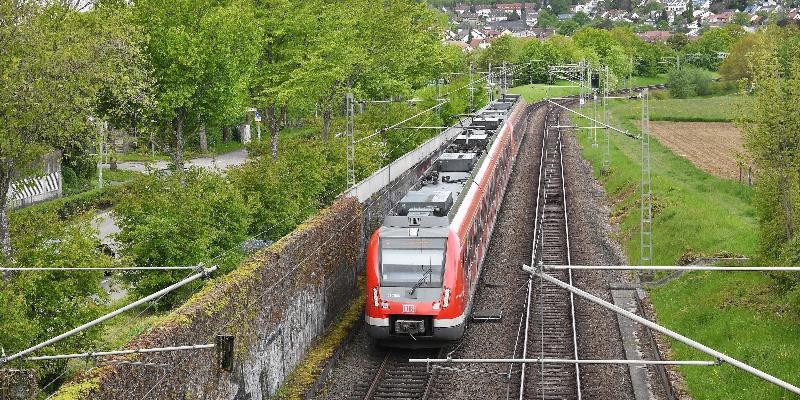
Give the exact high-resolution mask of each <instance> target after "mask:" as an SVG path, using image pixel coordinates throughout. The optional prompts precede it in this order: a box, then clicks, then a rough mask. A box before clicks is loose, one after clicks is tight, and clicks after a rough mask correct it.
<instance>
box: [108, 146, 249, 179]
mask: <svg viewBox="0 0 800 400" xmlns="http://www.w3.org/2000/svg"><path fill="white" fill-rule="evenodd" d="M245 161H247V150H245V149H239V150H235V151H232V152H230V153H225V154H220V155H218V156H215V157H200V158H193V159H191V160H188V161H186V166H187V167H199V168H204V169H213V170H218V171H225V170H226V169H228V168H231V167H235V166H239V165H242V164H244V162H245ZM169 164H170V162H169V161H163V160H159V161H153V162H151V163H146V162H142V161H125V162H120V163H117V168H118V169H121V170H123V171H135V172H141V173H144V174H146V173H148V172H149V171H153V170H163V169H167V167H168V166H169ZM148 167H149V168H148ZM103 168H105V169H108V168H110V165H109V164H103Z"/></svg>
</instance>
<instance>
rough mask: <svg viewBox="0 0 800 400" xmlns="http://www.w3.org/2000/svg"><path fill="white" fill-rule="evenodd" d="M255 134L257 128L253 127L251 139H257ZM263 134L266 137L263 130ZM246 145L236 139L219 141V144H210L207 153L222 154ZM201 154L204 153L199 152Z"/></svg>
mask: <svg viewBox="0 0 800 400" xmlns="http://www.w3.org/2000/svg"><path fill="white" fill-rule="evenodd" d="M255 134H256V132H255V129H252V131H251V139H255ZM261 135H262V138H263V137H264V132H263V131H262V132H261ZM244 147H245V146H244V145H243V144H242V143H241V142H237V141H235V140H231V141H230V142H225V143H218V144H215V145H213V146H209V147H208V153H206V154H207V155H212V154H213V155H220V154H225V153H230V152H232V151H236V150H239V149H243V148H244ZM199 154H201V155H202V153H199Z"/></svg>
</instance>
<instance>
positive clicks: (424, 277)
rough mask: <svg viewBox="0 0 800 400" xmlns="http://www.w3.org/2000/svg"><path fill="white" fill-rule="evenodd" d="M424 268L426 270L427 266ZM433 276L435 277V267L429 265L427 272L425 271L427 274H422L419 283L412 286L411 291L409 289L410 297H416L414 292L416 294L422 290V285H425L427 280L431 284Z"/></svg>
mask: <svg viewBox="0 0 800 400" xmlns="http://www.w3.org/2000/svg"><path fill="white" fill-rule="evenodd" d="M422 268H425V266H424V265H422ZM432 276H433V266H431V265H428V269H426V270H425V272H424V273H423V274H422V278H420V279H419V280H418V281H417V283H415V284H414V286H412V287H411V289H409V290H408V294H409V295H410V296H413V295H414V292H416V291H417V289H419V288H421V287H422V285H424V284H425V281H426V280H427V281H428V283H430V282H431V278H432Z"/></svg>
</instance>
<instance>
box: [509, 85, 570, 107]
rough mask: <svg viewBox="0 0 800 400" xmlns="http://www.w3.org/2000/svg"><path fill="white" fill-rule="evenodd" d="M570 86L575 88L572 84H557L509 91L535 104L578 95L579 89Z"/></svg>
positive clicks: (515, 88)
mask: <svg viewBox="0 0 800 400" xmlns="http://www.w3.org/2000/svg"><path fill="white" fill-rule="evenodd" d="M556 86H566V87H556ZM569 86H574V84H573V83H570V82H557V83H556V84H555V85H544V84H533V85H524V86H517V87H514V88H511V89H509V92H510V93H514V94H519V95H522V97H523V98H524V99H525V100H526V101H528V102H529V103H534V102H537V101H539V100H542V99H545V98H548V97H563V96H571V95H574V94H578V88H576V87H569Z"/></svg>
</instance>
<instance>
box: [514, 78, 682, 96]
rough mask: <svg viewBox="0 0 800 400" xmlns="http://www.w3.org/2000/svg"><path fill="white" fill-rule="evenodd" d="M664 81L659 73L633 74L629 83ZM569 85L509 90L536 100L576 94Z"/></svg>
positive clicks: (529, 86) (568, 83)
mask: <svg viewBox="0 0 800 400" xmlns="http://www.w3.org/2000/svg"><path fill="white" fill-rule="evenodd" d="M666 81H667V77H666V75H664V74H661V75H658V76H653V77H646V76H634V77H633V79H632V80H631V83H632V86H633V87H640V86H649V85H659V84H662V83H666ZM557 86H561V87H557ZM571 86H575V84H574V83H571V82H567V81H558V82H556V83H555V84H554V85H545V84H533V85H523V86H517V87H515V88H511V89H509V92H510V93H515V94H521V95H523V96H524V97H525V99H526V100H527V101H529V102H536V101H539V100H542V99H544V98H546V97H562V96H571V95H576V94H578V88H576V87H571Z"/></svg>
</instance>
